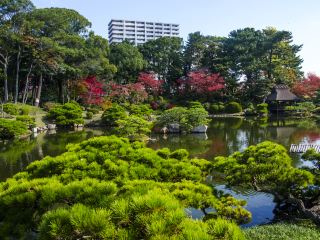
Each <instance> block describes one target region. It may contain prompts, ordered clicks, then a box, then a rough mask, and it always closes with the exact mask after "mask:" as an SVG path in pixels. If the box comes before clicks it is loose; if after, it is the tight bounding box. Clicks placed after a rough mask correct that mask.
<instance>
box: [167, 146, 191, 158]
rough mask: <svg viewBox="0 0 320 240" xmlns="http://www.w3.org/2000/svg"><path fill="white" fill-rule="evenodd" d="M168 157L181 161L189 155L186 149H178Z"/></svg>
mask: <svg viewBox="0 0 320 240" xmlns="http://www.w3.org/2000/svg"><path fill="white" fill-rule="evenodd" d="M170 157H172V158H175V159H179V160H182V159H184V158H187V157H189V153H188V151H187V150H186V149H178V150H176V151H174V152H172V153H171V154H170Z"/></svg>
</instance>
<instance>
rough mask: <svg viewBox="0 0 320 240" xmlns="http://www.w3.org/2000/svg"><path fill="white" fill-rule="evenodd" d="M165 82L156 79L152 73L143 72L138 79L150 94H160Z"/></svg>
mask: <svg viewBox="0 0 320 240" xmlns="http://www.w3.org/2000/svg"><path fill="white" fill-rule="evenodd" d="M163 82H164V81H163V80H158V79H156V77H155V75H154V74H152V73H145V72H142V73H140V74H139V77H138V83H141V84H142V85H143V86H144V87H145V90H146V91H147V92H148V93H149V94H160V93H161V92H162V84H163Z"/></svg>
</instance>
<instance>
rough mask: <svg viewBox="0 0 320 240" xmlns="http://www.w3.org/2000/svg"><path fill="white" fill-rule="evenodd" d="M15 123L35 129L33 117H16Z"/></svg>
mask: <svg viewBox="0 0 320 240" xmlns="http://www.w3.org/2000/svg"><path fill="white" fill-rule="evenodd" d="M16 120H17V121H20V122H23V123H25V124H26V125H27V126H28V127H35V123H36V120H35V118H34V117H30V116H28V115H21V116H17V117H16Z"/></svg>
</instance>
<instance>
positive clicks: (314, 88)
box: [292, 73, 320, 99]
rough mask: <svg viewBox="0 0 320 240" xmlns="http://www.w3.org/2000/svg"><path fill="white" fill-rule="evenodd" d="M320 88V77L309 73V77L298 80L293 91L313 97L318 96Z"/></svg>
mask: <svg viewBox="0 0 320 240" xmlns="http://www.w3.org/2000/svg"><path fill="white" fill-rule="evenodd" d="M319 90H320V77H319V76H317V75H315V74H313V73H309V74H308V76H307V78H304V79H303V80H302V81H299V82H297V83H296V84H295V85H294V86H293V88H292V91H293V92H294V93H295V94H297V95H298V96H299V97H303V98H311V99H312V98H315V97H316V96H317V92H318V91H319Z"/></svg>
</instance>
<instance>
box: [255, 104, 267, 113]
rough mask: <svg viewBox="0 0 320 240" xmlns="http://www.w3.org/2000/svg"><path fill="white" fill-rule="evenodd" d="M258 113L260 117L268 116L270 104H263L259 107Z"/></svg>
mask: <svg viewBox="0 0 320 240" xmlns="http://www.w3.org/2000/svg"><path fill="white" fill-rule="evenodd" d="M257 112H258V114H259V115H267V114H268V104H267V103H261V104H258V105H257Z"/></svg>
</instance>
